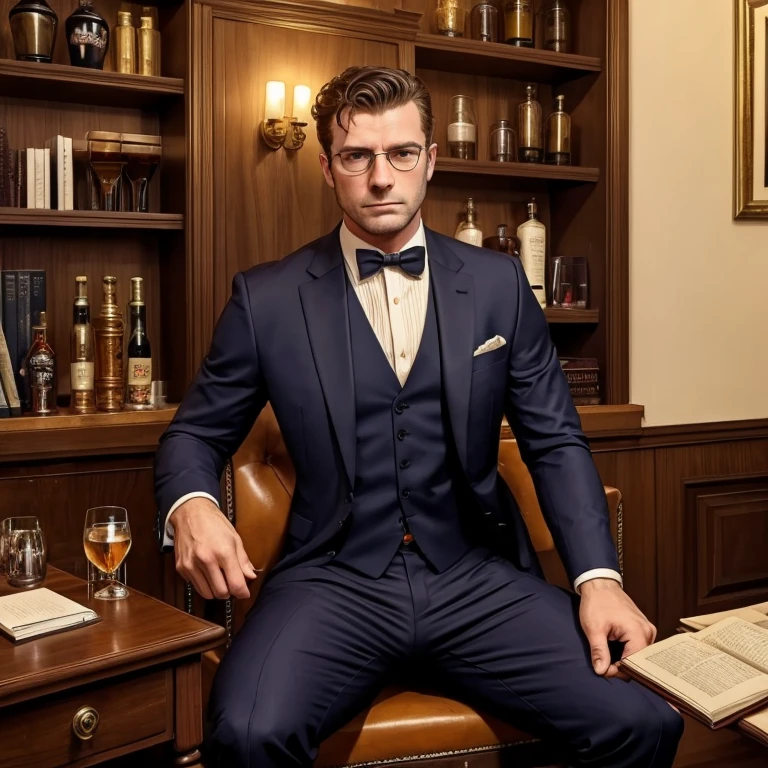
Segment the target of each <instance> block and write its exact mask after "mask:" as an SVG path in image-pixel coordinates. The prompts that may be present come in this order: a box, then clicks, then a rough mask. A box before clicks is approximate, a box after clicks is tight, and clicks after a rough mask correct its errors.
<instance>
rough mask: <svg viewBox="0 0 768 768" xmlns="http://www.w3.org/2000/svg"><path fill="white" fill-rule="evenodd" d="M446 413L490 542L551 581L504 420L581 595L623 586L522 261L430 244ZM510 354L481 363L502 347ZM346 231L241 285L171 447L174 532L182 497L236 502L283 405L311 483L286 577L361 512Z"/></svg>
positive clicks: (294, 523) (285, 426) (296, 456)
mask: <svg viewBox="0 0 768 768" xmlns="http://www.w3.org/2000/svg"><path fill="white" fill-rule="evenodd" d="M425 234H426V242H427V253H428V258H429V263H430V273H431V281H432V282H431V287H432V290H433V295H434V303H435V309H436V313H437V322H438V329H439V337H440V356H441V365H442V376H443V387H444V401H445V403H446V404H447V408H448V415H449V420H450V424H451V431H452V433H453V437H454V441H455V447H456V452H457V454H458V458H459V462H460V464H461V467H462V469H463V472H464V474H465V476H466V480H467V481H468V484H469V487H470V488H471V489H472V492H473V494H474V497H475V499H476V501H477V505H476V507H477V508H476V511H475V512H473V513H472V514H476V516H477V520H478V529H480V528H481V527H482V526H487V524H488V522H489V521H491V523H495V524H496V525H498V526H499V527H498V528H497V529H496V530H497V532H499V533H501V532H502V531H503V532H504V533H503V535H502V536H500V537H499V541H506V549H505V554H506V555H507V556H508V557H509V558H510V559H511V560H512V562H514V563H515V565H517V566H518V567H519V568H521V569H523V570H528V571H532V572H534V573H537V574H539V573H540V570H539V566H538V562H537V559H536V555H535V552H534V551H533V547H532V546H531V542H530V538H529V536H528V532H527V529H526V527H525V524H524V521H523V519H522V516H521V514H520V511H519V509H518V507H517V505H516V503H515V501H514V498H513V497H512V494H511V493H510V492H509V490H508V488H507V486H506V484H505V483H504V481H503V480H502V479H501V478H500V477H499V475H498V472H497V462H498V449H499V429H500V425H501V419H502V415H503V414H506V417H507V420H508V421H509V424H510V426H511V427H512V430H513V432H514V435H515V437H516V438H517V440H518V443H519V446H520V450H521V453H522V457H523V459H524V461H525V462H526V464H527V465H528V468H529V470H530V472H531V474H532V477H533V481H534V484H535V487H536V492H537V495H538V498H539V501H540V504H541V507H542V510H543V512H544V515H545V518H546V520H547V524H548V525H549V528H550V530H551V532H552V535H553V538H554V540H555V543H556V546H557V548H558V551H559V553H560V556H561V558H562V560H563V562H564V564H565V567H566V570H567V572H568V575H569V577H570V578H571V580H573V579H574V578H576V577H577V576H578V575H580V574H581V573H583V572H585V571H588V570H590V569H592V568H611V569H613V570H618V562H617V557H616V552H615V548H614V544H613V540H612V537H611V533H610V526H609V520H608V510H607V504H606V499H605V493H604V491H603V486H602V483H601V481H600V479H599V477H598V474H597V470H596V468H595V466H594V463H593V461H592V457H591V454H590V450H589V445H588V442H587V439H586V437H585V436H584V434H583V432H582V430H581V424H580V420H579V416H578V414H577V412H576V409H575V407H574V405H573V402H572V400H571V397H570V394H569V390H568V384H567V382H566V379H565V376H564V374H563V372H562V370H561V368H560V364H559V361H558V358H557V355H556V353H555V349H554V347H553V345H552V342H551V340H550V337H549V330H548V327H547V323H546V319H545V317H544V313H543V312H542V310H541V308H540V307H539V305H538V303H537V301H536V299H535V298H534V296H533V292H532V291H531V289H530V287H529V284H528V280H527V279H526V277H525V274H524V272H523V271H522V268H521V266H520V263H519V262H518V261H517V260H516V259H512V258H510V257H509V256H506V255H503V254H500V253H496V252H494V251H489V250H485V249H481V248H476V247H474V246H470V245H466V244H464V243H461V242H459V241H457V240H454V239H452V238H449V237H445V236H443V235H440V234H438V233H436V232H433V231H431V230H429V229H425ZM497 334H498V335H500V336H502V337H503V338H504V339H505V340H506V342H507V343H506V345H504V346H502V347H500V348H499V349H496V350H494V351H492V352H488V353H485V354H482V355H478V356H476V357H475V356H473V352H474V350H475V349H476V348H477V347H478V346H479V345H480V344H482V343H483V342H484V341H486V340H488V339H490V338H492V337H493V336H496V335H497ZM353 389H354V383H353V374H352V358H351V350H350V337H349V322H348V317H347V301H346V277H345V267H344V263H343V257H342V253H341V246H340V243H339V235H338V227H337V228H336V229H335V230H334V231H333V232H331V233H330V234H328V235H326V236H325V237H322V238H320V239H318V240H316V241H315V242H313V243H310V244H309V245H307V246H305V247H303V248H301V249H300V250H298V251H296V252H295V253H293V254H291V255H290V256H287V257H286V258H284V259H282V260H280V261H276V262H270V263H267V264H263V265H259V266H257V267H254V268H252V269H250V270H248V271H247V272H243V273H238V274H236V275H235V277H234V280H233V284H232V296H231V298H230V300H229V302H228V303H227V305H226V306H225V308H224V311H223V312H222V314H221V317H220V319H219V321H218V323H217V325H216V329H215V331H214V335H213V341H212V343H211V347H210V350H209V352H208V355H207V356H206V358H205V360H204V361H203V364H202V366H201V369H200V371H199V373H198V374H197V377H196V378H195V380H194V382H193V383H192V385H191V387H190V389H189V391H188V392H187V394H186V396H185V397H184V400H183V402H182V403H181V405H180V407H179V409H178V412H177V414H176V416H175V418H174V419H173V421H172V422H171V424H170V425H169V427H168V429H167V430H166V432H165V434H164V435H163V436H162V438H161V441H160V448H159V450H158V453H157V457H156V461H155V485H156V496H157V502H158V507H159V524H160V526H161V529H162V526H163V525H164V521H165V516H166V514H167V512H168V510H169V509H170V508H171V506H172V505H173V504H174V502H176V501H177V500H178V499H179V498H180V497H182V496H184V495H185V494H188V493H191V492H193V491H204V492H206V493H209V494H211V495H212V496H213V497H214V498H217V499H219V498H220V476H221V473H222V471H223V469H224V466H225V464H226V461H227V459H228V458H229V457H230V456H231V455H232V454H233V453H234V452H235V451H236V450H237V448H238V447H239V445H240V443H241V442H242V441H243V440H244V438H245V437H246V435H247V434H248V432H249V431H250V429H251V427H252V426H253V423H254V421H255V420H256V417H257V416H258V414H259V412H260V411H261V409H262V408H263V407H264V405H265V404H266V402H267V401H269V402H270V403H271V404H272V407H273V409H274V411H275V415H276V417H277V421H278V424H279V426H280V431H281V433H282V437H283V439H284V441H285V443H286V447H287V449H288V452H289V454H290V456H291V459H292V461H293V463H294V465H295V469H296V488H295V492H294V496H293V501H292V505H291V516H290V521H289V529H288V530H289V536H288V537H287V540H286V545H285V547H284V550H283V553H282V556H281V559H280V561H279V562H278V564H277V565H276V567H275V571H278V570H282V569H284V568H285V567H286V566H288V565H290V564H291V563H293V562H297V561H298V560H300V559H301V558H302V557H303V556H305V555H306V554H307V553H309V552H311V551H314V550H315V549H317V548H318V547H321V546H322V545H323V544H324V542H326V541H328V540H329V539H330V538H331V537H333V536H334V535H335V534H337V533H338V532H339V528H340V526H341V527H343V522H344V520H345V519H346V517H347V516H348V515H349V513H350V510H351V508H352V498H351V491H352V490H353V488H354V481H355V444H356V429H355V397H354V391H353Z"/></svg>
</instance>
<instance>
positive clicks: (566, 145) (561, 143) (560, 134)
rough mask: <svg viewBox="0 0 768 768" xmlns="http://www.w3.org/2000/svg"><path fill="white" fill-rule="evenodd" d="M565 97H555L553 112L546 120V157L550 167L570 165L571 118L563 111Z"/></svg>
mask: <svg viewBox="0 0 768 768" xmlns="http://www.w3.org/2000/svg"><path fill="white" fill-rule="evenodd" d="M564 102H565V96H558V97H557V106H556V107H555V111H554V112H553V113H552V114H551V115H550V116H549V117H548V118H547V156H546V162H547V163H550V164H551V165H570V164H571V117H570V115H568V114H566V113H565V111H564V110H563V104H564Z"/></svg>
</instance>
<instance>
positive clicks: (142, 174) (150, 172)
mask: <svg viewBox="0 0 768 768" xmlns="http://www.w3.org/2000/svg"><path fill="white" fill-rule="evenodd" d="M162 152H163V148H162V147H160V146H158V145H149V144H123V148H122V156H123V160H125V175H126V177H127V178H128V181H130V182H131V210H132V211H134V212H136V213H148V212H149V182H150V181H151V180H152V176H154V174H155V171H156V170H157V166H158V165H160V156H161V155H162Z"/></svg>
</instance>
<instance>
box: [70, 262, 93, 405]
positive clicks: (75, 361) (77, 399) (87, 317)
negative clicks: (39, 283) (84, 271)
mask: <svg viewBox="0 0 768 768" xmlns="http://www.w3.org/2000/svg"><path fill="white" fill-rule="evenodd" d="M70 352H71V357H70V364H69V371H70V381H71V385H70V386H71V389H72V400H71V406H72V410H73V411H74V412H75V413H95V412H96V392H95V391H94V387H93V366H94V352H93V326H92V325H91V307H90V305H89V304H88V278H87V277H84V276H83V275H80V276H78V277H76V278H75V304H74V307H73V310H72V345H71V350H70Z"/></svg>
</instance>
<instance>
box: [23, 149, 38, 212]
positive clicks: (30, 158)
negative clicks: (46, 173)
mask: <svg viewBox="0 0 768 768" xmlns="http://www.w3.org/2000/svg"><path fill="white" fill-rule="evenodd" d="M26 152H27V171H26V174H25V175H24V181H25V183H26V185H27V208H37V202H36V194H35V148H34V147H27V150H26Z"/></svg>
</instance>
